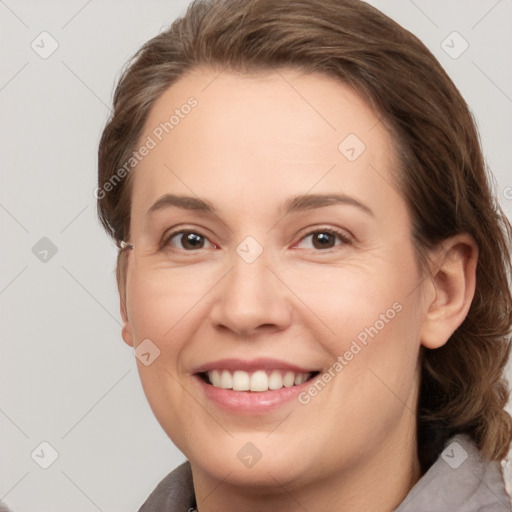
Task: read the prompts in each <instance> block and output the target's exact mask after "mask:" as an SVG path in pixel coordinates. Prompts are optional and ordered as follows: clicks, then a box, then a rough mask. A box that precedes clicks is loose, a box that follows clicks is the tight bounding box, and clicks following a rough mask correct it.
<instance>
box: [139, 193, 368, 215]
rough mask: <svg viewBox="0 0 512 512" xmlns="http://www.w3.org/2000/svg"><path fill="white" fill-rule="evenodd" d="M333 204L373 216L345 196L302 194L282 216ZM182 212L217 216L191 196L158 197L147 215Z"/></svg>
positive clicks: (288, 204) (289, 202)
mask: <svg viewBox="0 0 512 512" xmlns="http://www.w3.org/2000/svg"><path fill="white" fill-rule="evenodd" d="M333 204H345V205H349V206H355V207H356V208H359V209H360V210H362V211H363V212H365V213H367V214H369V215H371V216H374V213H373V211H372V210H371V209H370V208H369V207H368V206H366V205H365V204H364V203H362V202H361V201H359V200H358V199H356V198H354V197H351V196H347V195H345V194H304V195H300V196H295V197H291V198H289V199H288V200H287V201H285V203H284V205H283V206H282V207H281V212H282V215H283V216H284V215H288V214H290V213H296V212H302V211H307V210H312V209H315V208H322V207H325V206H330V205H333ZM173 206H174V207H176V208H181V209H183V210H191V211H198V212H202V213H206V214H210V215H215V216H217V215H218V214H217V211H216V210H215V207H214V206H213V205H212V203H210V202H209V201H206V200H204V199H199V198H197V197H191V196H178V195H173V194H165V195H163V196H162V197H160V198H159V199H158V200H157V201H156V202H155V203H154V204H153V205H152V206H151V207H150V208H149V210H148V212H147V213H148V215H149V214H151V213H154V212H156V211H159V210H163V209H165V208H169V207H173Z"/></svg>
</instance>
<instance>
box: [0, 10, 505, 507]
mask: <svg viewBox="0 0 512 512" xmlns="http://www.w3.org/2000/svg"><path fill="white" fill-rule="evenodd" d="M188 3H189V2H188V0H179V1H178V0H175V1H170V0H165V1H164V0H153V1H143V0H130V1H124V2H122V1H120V0H119V1H114V0H102V1H100V0H89V1H86V0H72V1H67V2H64V1H60V2H58V1H55V0H53V1H50V0H47V1H44V2H43V1H36V0H0V38H1V39H0V52H1V53H0V66H1V67H0V130H1V131H0V144H1V146H0V147H1V152H0V155H1V158H0V168H1V177H2V183H1V188H0V222H1V233H2V237H1V248H2V251H1V258H2V259H1V261H2V265H1V274H0V308H1V336H2V338H1V345H0V351H1V352H0V429H1V437H0V499H4V500H5V501H6V502H7V503H8V504H9V505H10V506H11V507H12V508H13V509H14V510H15V512H27V511H31V512H35V511H37V512H39V511H48V512H69V511H70V510H73V511H74V512H86V511H97V510H100V511H103V512H116V511H128V510H134V511H135V510H137V509H138V507H139V506H140V505H141V503H142V502H143V501H144V499H145V498H146V497H147V496H148V494H149V493H150V491H151V490H152V489H153V488H154V486H155V484H156V483H157V482H158V481H159V480H160V479H161V478H162V477H163V476H164V475H165V474H167V472H168V471H169V470H170V469H171V468H173V467H174V466H176V465H177V464H178V463H179V462H181V461H182V460H183V456H182V455H181V454H180V453H179V451H178V450H177V449H176V448H175V447H174V446H173V445H172V443H171V442H170V441H169V440H168V438H167V437H166V435H165V434H164V433H163V431H162V430H161V428H160V426H159V425H158V423H157V422H156V420H155V419H154V417H153V415H152V413H151V410H150V408H149V406H148V405H147V403H146V400H145V397H144V395H143V392H142V388H141V386H140V383H139V380H138V375H137V371H136V365H135V359H134V357H133V353H132V350H131V349H130V348H129V347H127V346H126V345H125V344H124V343H123V342H122V340H121V337H120V330H121V322H120V317H119V313H118V298H117V292H116V287H115V280H114V261H115V255H116V250H115V248H114V246H113V244H112V242H111V241H110V240H109V239H108V238H107V237H106V235H105V234H104V233H103V232H102V230H101V229H100V227H99V223H98V221H97V219H96V217H95V199H94V197H93V190H94V188H95V183H96V153H97V145H98V141H99V137H100V132H101V130H102V128H103V125H104V123H105V121H106V119H107V115H108V112H109V105H110V102H111V97H112V91H113V85H114V81H115V79H116V78H117V77H118V76H119V72H120V69H121V67H122V66H123V64H124V63H125V62H126V60H127V59H128V57H129V56H131V55H132V53H133V52H134V51H135V50H136V49H137V48H138V47H139V46H140V45H141V44H142V43H143V42H145V41H146V40H147V39H149V38H150V37H152V36H153V35H156V34H157V33H158V32H159V31H160V30H161V29H162V28H164V27H165V26H166V25H167V24H168V23H169V22H171V21H172V20H173V19H174V18H175V17H177V16H178V15H180V14H182V13H184V11H185V8H186V6H187V5H188ZM371 3H372V4H373V5H375V6H376V7H378V8H380V9H381V10H382V11H384V12H385V13H386V14H388V15H390V16H391V17H393V18H394V19H396V20H397V21H398V22H399V23H400V24H402V25H403V26H405V27H406V28H408V29H409V30H411V31H412V32H413V33H415V34H416V35H417V36H419V38H420V39H422V40H423V41H424V42H425V43H426V45H427V46H428V47H429V48H430V49H431V50H432V51H433V53H434V54H435V55H436V56H437V57H438V59H439V60H440V61H441V63H442V64H443V66H444V67H445V68H446V70H447V71H448V73H449V74H450V75H451V77H452V78H453V80H454V81H455V83H456V84H457V86H458V87H459V88H460V90H461V92H462V93H463V95H464V97H465V98H466V100H467V101H468V103H469V105H470V106H471V108H472V109H473V112H474V115H475V117H476V120H477V122H478V126H479V129H480V131H481V137H482V143H483V147H484V152H485V154H486V157H487V160H488V163H489V165H490V167H491V168H492V169H493V172H494V174H495V176H496V178H497V185H496V188H497V195H498V196H499V199H500V201H501V203H502V205H503V207H504V208H505V210H506V211H507V213H508V215H509V216H511V215H512V176H511V172H510V170H511V163H512V150H511V142H510V141H511V137H510V135H511V121H512V99H511V98H512V86H511V84H512V58H511V56H512V51H511V50H512V32H511V30H510V28H511V26H512V2H511V1H510V0H472V1H468V0H450V1H445V0H436V1H427V0H414V1H412V0H373V1H372V2H371ZM43 31H47V32H48V33H49V34H51V37H52V38H54V39H55V40H56V41H57V42H58V45H59V47H58V49H57V50H56V51H55V52H54V53H53V54H52V55H51V56H49V57H48V58H47V59H43V58H41V57H40V56H39V55H38V53H36V52H35V51H34V50H33V49H32V48H31V43H32V41H34V40H35V41H36V43H37V44H39V46H40V47H41V46H43V45H44V47H45V49H46V50H45V51H47V50H48V48H50V43H51V41H50V40H49V39H45V40H44V42H43V43H41V37H47V36H41V37H39V34H41V32H43ZM453 31H457V32H458V33H459V34H460V35H461V36H462V37H463V38H464V39H465V40H466V41H467V42H468V43H469V48H468V49H467V51H466V52H464V53H463V54H462V55H461V56H460V57H458V58H456V59H454V58H452V57H451V56H449V55H448V54H447V53H446V52H445V50H444V49H443V47H442V46H441V45H442V42H443V41H445V40H446V42H445V43H444V44H445V45H449V46H453V47H454V48H452V50H451V51H452V52H456V51H457V50H460V49H461V48H462V47H461V46H460V45H461V44H463V43H462V40H460V39H457V36H455V39H454V38H453V36H451V38H448V39H446V38H447V36H449V35H450V34H451V33H452V32H453ZM40 51H43V49H42V48H41V49H40ZM42 237H48V238H49V239H50V240H51V241H52V242H53V244H55V246H56V248H57V253H56V254H55V255H54V256H51V252H50V253H49V254H48V255H47V261H46V262H43V261H40V259H39V258H38V257H36V255H35V254H34V253H33V252H32V248H33V247H34V245H35V244H36V243H37V242H38V241H39V240H40V239H41V238H42ZM43 249H44V247H43V248H42V249H41V247H39V249H38V250H37V251H35V252H36V253H37V252H38V251H41V250H43ZM43 256H44V253H42V254H39V257H40V258H41V257H43ZM43 441H46V442H48V443H50V445H51V446H53V447H54V449H55V450H56V451H57V452H58V455H59V456H58V458H57V460H56V461H55V462H54V463H53V465H51V466H50V467H49V468H48V469H42V468H41V467H39V465H38V464H36V462H35V461H34V460H33V459H32V458H31V453H32V452H33V450H34V449H36V448H37V447H38V446H39V445H40V443H41V442H43ZM41 449H42V450H43V451H42V452H41ZM36 454H39V457H37V455H34V459H36V460H37V461H38V462H39V463H44V462H49V461H50V459H49V457H50V452H49V450H48V449H47V448H45V447H44V446H43V448H38V450H36ZM511 465H512V464H509V465H508V469H510V466H511ZM509 474H510V472H509ZM509 478H510V476H509Z"/></svg>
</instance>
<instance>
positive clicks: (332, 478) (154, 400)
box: [121, 68, 477, 512]
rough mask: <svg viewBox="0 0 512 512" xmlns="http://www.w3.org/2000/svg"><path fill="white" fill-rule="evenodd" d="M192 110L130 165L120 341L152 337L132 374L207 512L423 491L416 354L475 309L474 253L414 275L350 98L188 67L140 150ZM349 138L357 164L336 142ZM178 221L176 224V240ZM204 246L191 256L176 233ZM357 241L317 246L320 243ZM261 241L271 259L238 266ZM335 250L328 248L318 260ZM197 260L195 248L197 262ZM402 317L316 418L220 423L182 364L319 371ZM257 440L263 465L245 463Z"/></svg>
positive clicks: (387, 506)
mask: <svg viewBox="0 0 512 512" xmlns="http://www.w3.org/2000/svg"><path fill="white" fill-rule="evenodd" d="M190 96H194V97H195V98H196V99H197V101H198V105H197V107H196V108H194V109H193V110H192V112H191V113H190V114H189V115H187V116H186V117H185V118H184V119H181V120H180V123H179V125H177V126H176V127H175V128H174V129H173V130H172V131H171V132H170V133H169V134H168V135H166V136H165V137H163V139H162V141H161V142H159V143H158V144H157V146H156V147H155V148H154V149H152V150H151V151H150V152H149V154H148V155H147V156H146V157H145V158H144V159H143V160H142V161H141V162H140V163H139V164H138V166H137V168H136V170H135V171H134V174H133V176H132V178H133V183H132V185H133V190H132V209H131V226H130V229H131V238H130V242H132V243H133V244H134V246H135V249H134V250H133V251H129V253H128V262H127V269H126V273H125V274H126V275H125V277H123V278H122V283H121V289H122V295H121V313H122V316H123V320H124V322H125V326H124V328H123V339H124V340H125V342H126V343H127V344H128V345H130V346H133V347H137V346H138V344H139V343H141V341H142V340H144V339H147V338H149V339H151V340H152V342H153V343H154V344H155V345H156V346H157V347H158V348H159V350H160V356H159V357H158V358H157V359H156V360H155V361H154V362H153V363H152V364H150V365H149V366H145V365H143V364H141V363H140V362H138V367H139V373H140V378H141V382H142V385H143V388H144V391H145V393H146V396H147V398H148V401H149V403H150V405H151V407H152V410H153V412H154V414H155V416H156V418H157V419H158V421H159V422H160V424H161V426H162V427H163V429H164V430H165V432H166V433H167V434H168V435H169V437H170V438H171V439H172V440H173V442H174V443H175V444H176V445H177V446H178V448H180V450H182V452H183V453H184V454H185V455H186V457H187V458H188V459H189V461H190V463H191V466H192V472H193V477H194V486H195V491H196V497H197V503H198V509H199V511H200V512H210V511H219V510H237V511H256V510H263V509H264V510H267V511H278V510H288V511H295V510H304V509H307V510H308V511H310V512H313V511H320V510H322V511H323V510H350V511H354V512H357V511H367V510H372V511H378V510H382V511H388V510H392V509H393V508H395V507H397V506H398V505H399V503H400V502H401V501H402V500H403V499H404V498H405V496H406V495H407V493H408V492H409V490H410V489H411V487H412V486H413V485H414V483H415V482H416V481H417V480H418V479H419V478H420V476H421V474H420V469H419V462H418V458H417V441H416V401H417V394H418V386H419V368H420V364H419V352H420V347H421V346H422V345H423V346H424V347H426V348H427V349H433V348H437V347H439V346H441V345H443V344H444V343H445V342H446V341H447V340H448V338H449V336H450V335H451V334H452V333H453V331H454V330H455V329H456V328H457V327H458V325H460V323H462V321H463V319H464V317H465V316H466V314H467V311H468V309H469V305H470V303H471V299H472V297H473V294H474V287H475V266H476V259H477V249H476V247H475V244H474V242H473V240H472V239H471V238H470V237H469V236H466V235H458V236H456V237H454V238H452V239H449V240H446V241H445V242H444V243H443V244H442V245H441V246H439V247H438V248H436V249H435V250H433V251H432V252H431V254H430V261H431V263H430V269H429V271H428V272H427V274H426V275H423V274H422V273H421V272H420V269H419V267H418V264H417V261H416V258H415V253H414V247H413V243H412V239H411V218H410V214H409V211H408V208H407V205H406V202H405V199H404V198H403V197H402V195H401V193H400V191H399V189H398V187H397V186H395V185H394V183H396V179H395V178H396V170H397V168H398V163H397V159H396V156H395V149H394V142H393V138H392V136H391V134H390V133H389V132H388V131H387V130H386V128H385V127H384V125H383V124H382V123H381V122H379V117H378V116H377V114H376V113H375V112H374V111H373V110H372V109H371V108H370V107H369V106H368V105H367V104H366V103H365V102H364V101H363V100H362V99H361V98H360V97H359V96H358V95H357V94H356V93H354V92H353V91H352V90H351V89H349V88H348V87H346V86H345V85H343V84H341V83H339V82H337V81H335V80H333V79H332V78H328V77H325V76H322V75H319V74H304V73H300V72H298V71H296V70H293V69H281V70H279V72H277V71H271V72H268V73H261V72H260V73H256V74H251V75H247V74H245V75H242V74H239V73H234V72H228V71H223V72H222V73H220V74H219V71H218V70H217V71H214V70H212V69H209V68H196V69H195V70H193V71H192V72H191V73H189V74H188V75H187V76H185V77H183V78H182V79H180V80H179V81H178V82H177V83H175V84H174V85H172V86H171V87H170V88H169V89H168V90H167V91H166V92H165V93H164V94H163V95H162V96H161V97H160V98H159V99H158V100H157V101H156V103H155V104H154V106H153V108H152V110H151V112H150V115H149V118H148V120H147V123H146V127H145V130H144V133H143V134H142V136H141V138H140V140H141V141H144V140H146V137H147V136H148V135H151V133H152V131H153V130H154V128H155V127H157V126H158V125H159V124H160V123H161V122H163V121H165V120H167V119H168V118H169V115H170V113H172V111H173V110H174V109H175V108H179V107H180V106H181V105H183V104H184V103H186V101H187V99H188V98H189V97H190ZM351 133H352V134H356V135H357V137H358V138H359V139H360V140H361V141H363V142H364V144H365V146H366V149H365V150H364V152H362V153H361V155H360V156H359V157H358V158H357V159H356V160H355V161H353V162H351V161H349V160H348V159H347V158H346V157H345V156H344V155H343V154H342V153H341V152H340V151H339V150H338V145H339V144H340V142H341V141H343V140H344V139H345V137H347V135H348V134H351ZM166 193H169V194H171V193H172V194H176V195H186V196H193V197H195V198H201V199H204V200H207V201H209V202H211V203H212V204H213V205H214V207H215V209H216V215H213V216H208V215H206V214H204V213H201V212H196V211H187V210H185V209H180V208H176V207H169V208H166V209H162V210H159V211H158V212H155V213H154V214H153V215H147V211H148V209H149V208H150V207H151V205H153V204H154V203H155V202H156V201H157V200H158V199H159V198H160V197H161V196H162V195H164V194H166ZM332 193H339V194H345V195H346V196H350V197H351V198H355V199H357V200H358V201H360V202H361V203H363V204H364V205H366V206H367V207H368V208H369V209H371V212H372V213H371V214H369V213H368V212H366V211H364V210H363V209H361V208H358V207H355V206H353V205H349V204H333V205H329V206H323V207H319V208H314V209H310V210H307V211H302V212H295V213H289V214H288V215H286V216H284V217H283V215H282V213H281V212H280V207H281V205H282V204H283V203H284V202H285V201H286V200H287V199H289V198H290V197H293V196H297V195H303V194H332ZM172 226H176V228H175V229H174V230H170V228H171V227H172ZM180 228H187V229H188V230H189V231H192V232H195V233H198V234H201V235H203V236H205V237H206V238H205V239H204V246H203V248H201V249H193V251H191V250H190V249H189V250H188V251H187V250H186V249H185V248H184V247H183V245H180V236H177V237H175V238H173V242H172V243H173V244H174V248H171V249H170V250H168V251H167V252H166V253H165V254H164V253H162V252H158V250H157V247H158V243H159V242H160V241H161V240H162V239H164V235H169V233H170V232H171V231H173V232H175V231H179V229H180ZM326 228H334V229H338V230H340V231H341V232H342V233H343V234H344V236H345V237H346V238H348V241H343V240H342V239H339V238H337V237H336V236H334V237H331V238H330V240H331V246H328V248H327V249H325V248H323V247H324V246H320V248H318V246H315V245H314V244H313V239H314V236H312V235H310V234H311V233H314V232H321V233H322V232H325V229H326ZM247 236H251V237H253V238H254V239H255V240H256V241H257V242H258V243H259V245H260V246H261V247H262V248H263V253H262V254H261V255H260V256H259V257H258V258H257V259H256V260H255V261H254V262H253V263H250V264H248V263H247V262H246V261H244V259H242V258H241V257H240V256H239V255H238V254H237V252H236V248H237V246H238V244H239V243H240V242H241V241H242V240H244V239H245V237H247ZM329 247H330V248H329ZM194 251H195V252H194ZM395 303H399V304H400V305H401V307H402V309H401V311H400V313H398V314H396V316H395V317H394V318H393V319H392V320H390V321H389V322H388V323H386V325H385V327H384V328H383V329H381V330H380V331H379V333H378V335H377V336H375V337H374V338H373V339H371V340H370V341H369V342H368V345H367V346H366V347H364V348H363V349H362V350H361V351H360V352H359V353H358V354H357V356H356V357H354V358H353V359H352V360H351V361H349V362H348V364H347V365H346V366H344V368H343V370H342V371H341V372H339V373H337V374H336V377H335V378H333V379H332V380H331V381H330V382H329V383H328V384H327V385H326V386H325V388H324V389H323V390H322V391H321V392H320V393H318V395H317V396H315V397H314V398H312V399H311V401H310V402H309V403H308V404H307V405H302V404H300V403H299V402H298V401H297V400H292V401H291V402H289V403H286V404H284V405H283V406H281V407H279V408H277V409H275V410H273V411H270V412H268V413H265V414H262V415H258V416H254V415H250V414H245V415H243V414H236V413H230V412H226V411H224V410H222V409H221V408H219V407H218V406H216V405H215V404H214V403H212V402H211V401H210V400H209V399H208V398H207V397H206V396H205V394H204V393H203V391H202V389H201V387H200V385H198V382H197V378H196V377H194V376H193V375H192V370H193V369H194V368H197V367H198V366H199V365H201V364H203V363H206V362H210V361H216V360H219V359H223V358H232V357H235V358H241V359H248V360H250V359H254V358H257V357H272V358H277V359H280V360H283V361H287V362H289V363H292V364H295V365H298V366H300V367H307V368H316V369H318V370H322V371H326V370H327V369H328V368H329V367H331V366H332V365H333V363H334V362H335V361H336V360H337V358H338V356H340V355H343V354H344V353H345V352H346V351H347V350H348V349H349V347H350V345H351V343H352V341H353V340H354V339H355V338H356V337H357V335H358V334H359V333H360V332H361V331H363V330H364V328H365V327H368V326H371V325H374V324H375V322H376V320H378V319H379V318H380V315H381V314H384V313H385V312H386V311H387V310H388V309H389V308H391V307H392V305H393V304H395ZM248 442H251V443H253V444H254V445H255V446H256V447H257V448H258V450H259V451H260V452H261V454H262V457H261V459H260V460H259V461H258V462H257V464H255V465H254V466H253V467H251V468H247V467H246V466H245V465H243V464H242V463H241V461H240V460H239V458H238V457H237V453H238V451H239V450H240V449H241V448H242V447H243V446H244V445H245V444H246V443H248Z"/></svg>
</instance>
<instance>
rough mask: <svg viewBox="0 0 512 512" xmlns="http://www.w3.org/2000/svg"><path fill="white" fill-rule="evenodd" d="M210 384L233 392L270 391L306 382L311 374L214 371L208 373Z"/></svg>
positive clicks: (264, 371)
mask: <svg viewBox="0 0 512 512" xmlns="http://www.w3.org/2000/svg"><path fill="white" fill-rule="evenodd" d="M207 375H208V379H209V380H210V383H211V384H212V385H213V386H215V387H216V388H223V389H233V391H268V390H269V389H281V388H282V387H283V386H284V387H285V388H289V387H291V386H294V385H295V386H296V385H298V384H302V383H303V382H306V381H307V380H308V379H309V377H311V374H310V373H295V372H283V371H282V370H272V371H266V370H257V371H255V372H254V373H248V372H244V371H243V370H236V371H234V372H230V371H229V370H212V371H210V372H207Z"/></svg>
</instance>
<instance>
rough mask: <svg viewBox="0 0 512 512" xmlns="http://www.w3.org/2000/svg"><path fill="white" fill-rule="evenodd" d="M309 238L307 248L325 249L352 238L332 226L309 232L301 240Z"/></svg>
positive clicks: (344, 242) (348, 241)
mask: <svg viewBox="0 0 512 512" xmlns="http://www.w3.org/2000/svg"><path fill="white" fill-rule="evenodd" d="M336 239H338V240H339V241H340V243H336V241H337V240H336ZM307 240H309V242H308V243H306V247H305V249H319V250H325V249H332V248H334V247H336V246H340V245H346V244H349V243H350V239H349V237H348V236H347V235H345V234H344V233H342V232H341V231H338V230H336V229H332V228H329V229H319V230H317V231H312V232H311V233H308V234H307V235H306V236H305V237H303V238H302V239H301V242H303V241H307ZM299 244H300V242H299Z"/></svg>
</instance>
